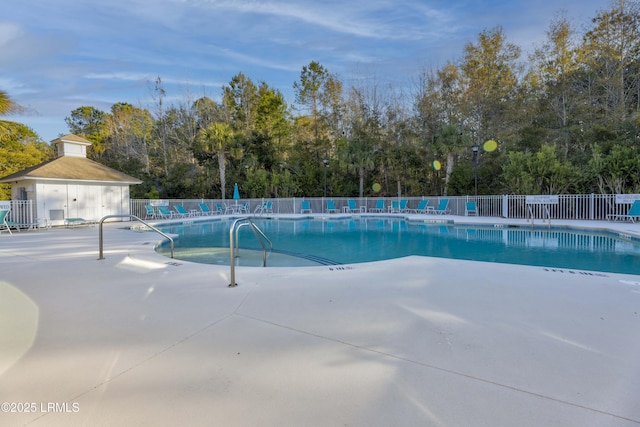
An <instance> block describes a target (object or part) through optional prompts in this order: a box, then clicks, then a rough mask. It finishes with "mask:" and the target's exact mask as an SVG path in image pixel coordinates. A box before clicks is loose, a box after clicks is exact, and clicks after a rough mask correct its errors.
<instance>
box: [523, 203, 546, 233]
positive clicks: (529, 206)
mask: <svg viewBox="0 0 640 427" xmlns="http://www.w3.org/2000/svg"><path fill="white" fill-rule="evenodd" d="M527 207H528V208H529V216H530V217H531V227H533V221H534V219H535V215H534V214H533V209H532V208H531V205H527ZM544 210H545V212H546V213H547V220H548V222H549V223H548V227H549V229H551V211H549V206H546V205H545V206H544ZM542 222H543V224H544V218H543V219H542Z"/></svg>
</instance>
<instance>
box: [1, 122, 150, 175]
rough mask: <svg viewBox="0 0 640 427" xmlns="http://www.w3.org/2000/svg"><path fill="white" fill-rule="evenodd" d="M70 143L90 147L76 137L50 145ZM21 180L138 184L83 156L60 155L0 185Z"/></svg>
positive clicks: (56, 140) (68, 136)
mask: <svg viewBox="0 0 640 427" xmlns="http://www.w3.org/2000/svg"><path fill="white" fill-rule="evenodd" d="M63 142H71V143H78V144H82V145H90V144H91V142H89V141H87V140H86V139H84V138H82V137H79V136H77V135H73V134H70V135H65V136H64V137H61V138H58V139H55V140H53V141H52V144H57V143H63ZM21 180H65V181H66V180H76V181H85V182H86V181H89V182H117V183H122V184H140V183H141V182H142V181H140V180H139V179H137V178H134V177H132V176H129V175H127V174H124V173H122V172H118V171H117V170H115V169H111V168H110V167H108V166H105V165H103V164H101V163H98V162H94V161H93V160H90V159H87V158H86V157H84V155H81V156H73V155H72V156H67V155H62V156H61V157H58V158H57V159H54V160H49V161H47V162H44V163H41V164H39V165H36V166H32V167H30V168H27V169H24V170H22V171H20V172H16V173H13V174H11V175H8V176H5V177H2V178H0V183H10V182H14V181H21Z"/></svg>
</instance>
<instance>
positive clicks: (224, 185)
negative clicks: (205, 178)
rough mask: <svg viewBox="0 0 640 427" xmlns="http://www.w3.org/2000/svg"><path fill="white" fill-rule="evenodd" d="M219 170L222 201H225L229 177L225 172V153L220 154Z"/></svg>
mask: <svg viewBox="0 0 640 427" xmlns="http://www.w3.org/2000/svg"><path fill="white" fill-rule="evenodd" d="M218 169H220V190H221V191H222V200H225V199H226V197H225V193H226V190H227V177H226V174H225V172H226V170H225V155H224V153H218Z"/></svg>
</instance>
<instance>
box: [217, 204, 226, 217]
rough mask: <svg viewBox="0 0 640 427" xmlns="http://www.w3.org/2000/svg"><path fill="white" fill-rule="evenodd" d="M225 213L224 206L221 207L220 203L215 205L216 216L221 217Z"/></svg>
mask: <svg viewBox="0 0 640 427" xmlns="http://www.w3.org/2000/svg"><path fill="white" fill-rule="evenodd" d="M225 211H226V205H224V206H223V205H222V203H216V213H217V214H218V215H222V214H223V213H225Z"/></svg>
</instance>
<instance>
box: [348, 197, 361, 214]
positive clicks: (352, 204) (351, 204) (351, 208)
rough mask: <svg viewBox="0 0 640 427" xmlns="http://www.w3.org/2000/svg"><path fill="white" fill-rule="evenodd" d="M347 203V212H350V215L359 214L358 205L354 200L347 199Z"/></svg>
mask: <svg viewBox="0 0 640 427" xmlns="http://www.w3.org/2000/svg"><path fill="white" fill-rule="evenodd" d="M347 203H348V204H349V206H348V207H347V212H350V213H355V212H360V209H358V205H357V204H356V201H355V200H353V199H349V200H348V201H347Z"/></svg>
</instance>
